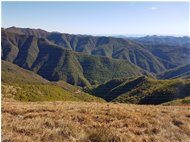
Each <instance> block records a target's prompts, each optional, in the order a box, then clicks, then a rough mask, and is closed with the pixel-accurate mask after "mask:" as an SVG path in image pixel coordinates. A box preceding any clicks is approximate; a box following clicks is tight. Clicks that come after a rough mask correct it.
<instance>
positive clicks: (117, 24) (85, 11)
mask: <svg viewBox="0 0 190 142" xmlns="http://www.w3.org/2000/svg"><path fill="white" fill-rule="evenodd" d="M189 9H190V7H189V3H188V2H150V1H149V2H2V27H4V28H7V27H11V26H16V27H23V28H41V29H44V30H47V31H59V32H64V33H73V34H96V35H101V34H102V35H106V34H107V35H111V34H118V35H120V34H129V35H130V34H135V35H138V34H143V35H154V34H158V35H188V34H189V25H190V24H189Z"/></svg>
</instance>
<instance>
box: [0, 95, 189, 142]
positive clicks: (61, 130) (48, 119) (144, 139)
mask: <svg viewBox="0 0 190 142" xmlns="http://www.w3.org/2000/svg"><path fill="white" fill-rule="evenodd" d="M2 141H4V142H9V141H10V142H12V141H14V142H25V141H27V142H64V141H65V142H120V141H121V142H190V106H140V105H127V104H113V103H95V102H91V103H87V102H31V103H28V102H17V101H12V100H9V99H8V100H7V99H4V100H3V102H2Z"/></svg>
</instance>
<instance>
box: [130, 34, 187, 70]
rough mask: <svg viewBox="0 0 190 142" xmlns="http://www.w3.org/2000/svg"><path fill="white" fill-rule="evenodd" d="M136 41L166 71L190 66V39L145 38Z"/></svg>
mask: <svg viewBox="0 0 190 142" xmlns="http://www.w3.org/2000/svg"><path fill="white" fill-rule="evenodd" d="M133 40H134V41H136V42H138V43H139V44H141V45H143V47H144V48H145V49H146V50H148V51H149V52H151V53H152V54H153V55H154V56H156V58H157V59H158V60H159V61H160V62H161V63H162V64H163V65H164V66H165V68H166V69H171V68H175V67H178V66H181V65H186V64H189V61H190V60H189V57H190V38H189V37H173V36H156V35H155V36H145V37H141V38H135V39H133Z"/></svg>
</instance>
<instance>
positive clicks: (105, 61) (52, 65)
mask: <svg viewBox="0 0 190 142" xmlns="http://www.w3.org/2000/svg"><path fill="white" fill-rule="evenodd" d="M2 59H3V60H6V61H9V62H12V63H14V64H17V65H19V66H20V67H23V68H25V69H28V70H32V71H34V72H35V73H37V74H39V75H40V76H42V77H43V78H45V79H47V80H49V81H59V80H64V81H66V82H68V83H70V84H73V85H79V86H88V85H90V84H100V83H102V82H104V81H107V80H109V79H110V78H116V77H128V76H137V75H142V74H143V75H150V74H149V73H147V72H146V71H144V70H143V69H141V68H139V67H137V66H135V65H134V64H133V63H131V62H129V61H125V60H115V59H112V58H108V57H102V56H92V55H87V54H82V53H76V52H73V51H72V50H70V49H66V48H64V47H63V46H61V45H58V44H55V43H53V42H51V41H49V40H48V39H46V38H38V37H36V36H33V35H20V34H18V33H14V32H13V33H10V32H6V30H5V31H4V32H2Z"/></svg>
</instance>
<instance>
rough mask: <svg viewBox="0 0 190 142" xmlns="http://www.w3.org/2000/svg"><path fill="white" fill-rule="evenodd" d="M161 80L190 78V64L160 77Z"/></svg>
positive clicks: (164, 73)
mask: <svg viewBox="0 0 190 142" xmlns="http://www.w3.org/2000/svg"><path fill="white" fill-rule="evenodd" d="M158 78H161V79H173V78H190V64H187V65H183V66H179V67H177V68H174V69H170V70H168V71H166V72H163V73H161V74H159V75H158Z"/></svg>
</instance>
